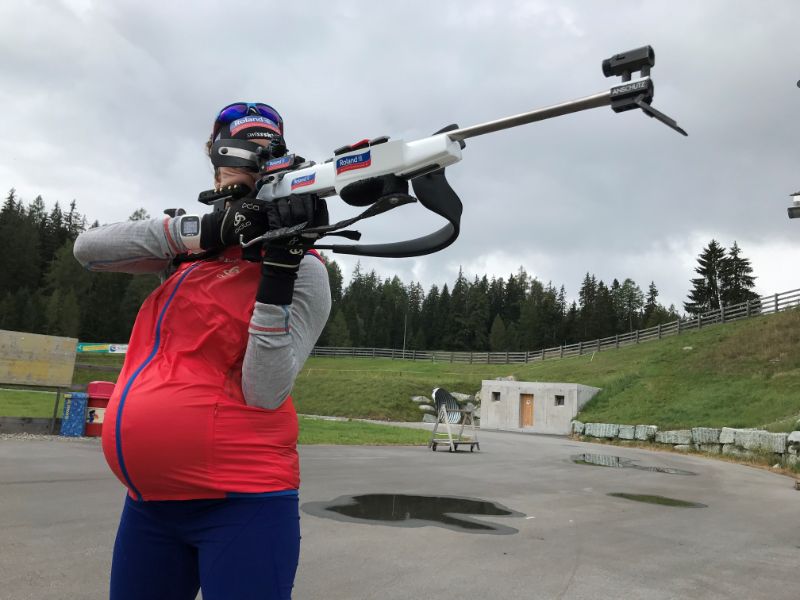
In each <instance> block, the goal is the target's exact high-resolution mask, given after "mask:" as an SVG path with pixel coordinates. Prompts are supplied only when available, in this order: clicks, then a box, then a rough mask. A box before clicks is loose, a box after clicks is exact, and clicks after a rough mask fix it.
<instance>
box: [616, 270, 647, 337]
mask: <svg viewBox="0 0 800 600" xmlns="http://www.w3.org/2000/svg"><path fill="white" fill-rule="evenodd" d="M620 293H621V297H622V309H623V317H624V322H625V324H626V325H627V330H628V331H629V332H630V331H633V330H634V329H638V328H639V325H640V319H641V316H640V315H641V312H640V311H641V310H642V307H643V306H644V294H642V290H641V288H639V286H638V285H636V282H635V281H633V279H625V281H623V282H622V286H621V289H620Z"/></svg>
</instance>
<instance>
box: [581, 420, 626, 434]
mask: <svg viewBox="0 0 800 600" xmlns="http://www.w3.org/2000/svg"><path fill="white" fill-rule="evenodd" d="M583 434H584V435H588V436H591V437H598V438H615V437H617V436H618V435H619V425H616V424H614V423H586V427H585V428H584V430H583Z"/></svg>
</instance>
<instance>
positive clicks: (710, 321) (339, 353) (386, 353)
mask: <svg viewBox="0 0 800 600" xmlns="http://www.w3.org/2000/svg"><path fill="white" fill-rule="evenodd" d="M798 306H800V289H797V290H791V291H788V292H782V293H779V294H771V295H768V296H761V297H760V298H759V299H758V300H749V301H747V302H742V303H741V304H734V305H731V306H724V307H722V308H720V309H717V310H712V311H709V312H706V313H703V314H700V315H697V316H696V317H692V318H688V319H678V320H677V321H672V322H671V323H664V324H663V325H656V326H655V327H649V328H647V329H638V330H636V331H632V332H630V333H622V334H619V335H613V336H609V337H606V338H601V339H597V340H592V341H588V342H578V343H577V344H570V345H566V346H555V347H553V348H543V349H541V350H534V351H529V352H455V351H453V352H451V351H444V350H405V351H404V350H398V349H395V348H331V347H324V346H323V347H315V348H314V349H313V350H312V351H311V356H319V357H330V358H338V357H349V358H391V359H393V360H414V361H428V362H450V363H468V364H489V365H504V364H520V363H530V362H535V361H539V360H550V359H557V358H569V357H572V356H580V355H582V354H591V353H593V352H601V351H603V350H611V349H616V348H619V347H621V346H629V345H632V344H640V343H642V342H647V341H651V340H660V339H661V338H664V337H669V336H673V335H680V334H681V333H684V332H687V331H693V330H696V329H701V328H703V327H708V326H710V325H716V324H719V323H728V322H731V321H738V320H740V319H749V318H751V317H758V316H761V315H768V314H773V313H778V312H781V311H784V310H787V309H790V308H795V307H798Z"/></svg>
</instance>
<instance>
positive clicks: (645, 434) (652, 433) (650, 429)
mask: <svg viewBox="0 0 800 600" xmlns="http://www.w3.org/2000/svg"><path fill="white" fill-rule="evenodd" d="M657 432H658V427H656V426H655V425H637V426H636V429H635V433H634V437H635V438H636V439H637V440H644V441H647V440H652V439H653V438H654V437H656V433H657Z"/></svg>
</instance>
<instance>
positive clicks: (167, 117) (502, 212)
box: [0, 0, 800, 308]
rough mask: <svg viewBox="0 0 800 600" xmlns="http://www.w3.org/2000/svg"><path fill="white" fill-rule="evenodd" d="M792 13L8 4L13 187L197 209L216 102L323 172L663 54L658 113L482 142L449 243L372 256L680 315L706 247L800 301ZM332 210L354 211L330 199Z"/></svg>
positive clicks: (626, 2) (768, 290) (417, 221)
mask: <svg viewBox="0 0 800 600" xmlns="http://www.w3.org/2000/svg"><path fill="white" fill-rule="evenodd" d="M798 22H800V2H797V1H795V0H780V1H779V0H762V1H760V2H752V1H744V0H704V1H703V2H695V1H691V2H690V1H687V0H663V1H662V0H648V1H647V2H645V1H643V0H639V1H634V0H617V1H608V0H606V1H604V2H602V3H601V2H585V1H579V0H572V1H570V0H559V1H545V0H536V1H522V0H520V1H514V0H509V1H503V2H500V1H494V2H479V1H469V0H460V1H457V0H452V1H449V0H441V1H438V2H422V1H418V0H406V1H405V2H402V3H378V2H366V1H363V2H362V1H350V0H337V1H336V2H322V1H317V0H311V1H306V2H298V3H280V2H267V1H263V0H262V1H261V2H252V1H250V2H241V1H239V0H226V1H225V2H222V1H219V2H212V1H210V0H193V1H191V2H188V1H186V2H182V1H173V2H163V1H162V2H155V1H151V0H135V1H128V0H114V1H113V2H111V1H105V2H99V1H98V2H95V1H93V0H60V1H59V0H52V1H44V0H29V1H10V2H3V3H2V4H0V65H2V67H0V122H1V123H2V131H3V135H2V136H0V188H1V189H4V190H7V189H9V188H11V187H15V188H16V189H17V193H18V194H19V195H20V196H21V197H22V198H23V200H24V201H26V202H28V201H30V200H32V199H33V198H34V197H35V196H36V195H38V194H41V195H42V196H43V198H44V200H45V203H46V204H47V206H48V208H50V207H52V205H53V204H54V203H55V201H59V202H60V203H61V205H62V206H64V205H66V204H68V203H69V202H70V201H71V200H72V199H75V200H76V201H77V208H78V211H79V212H81V213H83V214H85V215H87V217H88V219H89V221H90V222H91V221H94V220H95V219H97V220H99V221H100V222H101V223H111V222H115V221H120V220H125V219H127V217H128V216H129V215H130V214H131V213H132V212H134V211H135V210H137V209H138V208H145V209H146V210H147V211H148V212H149V213H150V215H152V216H157V215H159V214H160V213H161V212H162V211H163V209H165V208H171V207H182V208H184V209H186V210H187V211H188V212H197V213H202V212H206V211H207V208H206V207H205V206H204V205H201V204H198V203H197V202H196V198H197V194H198V193H199V192H201V191H203V190H206V189H208V188H210V187H211V185H212V169H211V166H210V164H209V162H208V159H207V157H206V156H205V154H204V143H205V141H206V139H207V137H208V134H209V132H210V128H211V123H212V121H213V119H214V117H215V116H216V113H217V112H218V111H219V109H220V108H221V107H222V106H224V105H226V104H229V103H231V102H235V101H240V100H244V101H262V102H266V103H268V104H271V105H272V106H274V107H276V108H277V109H278V110H279V111H280V112H281V114H282V115H283V117H284V120H285V124H286V125H285V127H286V141H287V144H288V145H289V147H290V150H291V151H293V152H297V153H298V154H301V155H303V156H305V157H307V158H310V159H313V160H316V161H318V162H322V161H323V160H325V159H327V158H329V157H330V156H331V155H332V151H333V149H335V148H338V147H340V146H342V145H345V144H348V143H351V142H354V141H356V140H360V139H362V138H373V137H378V136H381V135H389V136H391V137H392V138H393V139H404V140H406V141H411V140H414V139H419V138H423V137H426V136H428V135H430V134H432V133H433V132H435V131H437V130H438V129H440V128H441V127H443V126H445V125H447V124H450V123H457V124H459V125H460V126H462V127H464V126H468V125H474V124H477V123H481V122H485V121H490V120H494V119H498V118H501V117H504V116H508V115H512V114H517V113H521V112H525V111H528V110H532V109H536V108H541V107H545V106H548V105H552V104H558V103H561V102H565V101H569V100H574V99H577V98H581V97H584V96H588V95H592V94H595V93H598V92H604V91H606V90H608V89H609V87H610V86H611V85H613V84H614V82H615V80H612V79H605V78H604V76H603V74H602V70H601V63H602V60H603V59H605V58H608V57H610V56H611V55H613V54H616V53H619V52H622V51H625V50H629V49H632V48H636V47H639V46H643V45H646V44H650V45H652V46H653V48H654V49H655V53H656V63H655V67H654V69H653V72H652V77H653V80H654V82H655V99H654V101H653V106H654V107H655V108H657V109H659V110H661V111H662V112H665V113H666V114H668V115H669V116H671V117H672V118H674V119H676V120H677V121H678V123H679V124H680V125H681V126H682V127H683V128H684V129H686V130H687V131H688V133H689V137H688V138H687V137H683V136H680V135H678V134H677V133H675V132H673V131H672V130H670V129H668V128H667V127H665V126H663V125H661V124H660V123H658V122H657V121H655V120H654V119H650V118H648V117H647V116H645V115H644V114H642V113H641V112H640V111H631V112H626V113H621V114H616V113H614V112H613V111H612V110H611V109H610V108H607V107H603V108H597V109H593V110H589V111H585V112H581V113H579V114H575V115H569V116H565V117H559V118H556V119H551V120H547V121H544V122H541V123H535V124H530V125H525V126H522V127H518V128H515V129H511V130H507V131H502V132H496V133H492V134H489V135H486V136H482V137H477V138H473V139H470V140H467V146H466V148H465V149H464V151H463V160H462V161H461V162H459V163H458V164H455V165H453V166H451V167H449V168H448V169H447V176H448V179H449V181H450V183H451V185H452V186H453V188H454V189H455V190H456V192H457V193H458V194H459V196H460V198H461V200H462V202H463V205H464V214H463V217H462V222H461V225H462V231H461V235H460V237H459V238H458V240H456V242H455V243H454V244H453V245H452V246H450V247H449V248H447V249H445V250H443V251H441V252H438V253H436V254H433V255H430V256H426V257H420V258H414V259H377V258H363V257H362V258H360V259H356V258H354V257H349V256H345V255H335V256H334V258H335V259H336V260H337V262H338V263H339V264H340V265H341V266H342V269H343V271H344V273H345V278H346V279H345V280H346V281H347V279H349V275H350V273H352V270H353V268H354V267H355V265H356V261H357V260H360V261H361V265H362V268H364V269H375V270H376V271H377V272H378V273H380V274H381V275H382V276H384V277H391V276H393V275H395V274H396V275H398V276H399V277H400V278H401V279H402V280H403V281H405V282H410V281H411V280H415V281H419V282H421V283H422V284H423V286H424V287H425V288H426V289H427V288H428V287H429V286H430V285H431V284H432V283H436V284H438V285H441V284H442V283H445V282H450V283H452V281H453V280H454V279H455V277H456V275H457V273H458V271H459V269H462V270H463V272H464V273H465V274H466V275H467V277H469V278H472V277H474V276H475V275H476V274H477V275H483V274H488V275H489V276H490V277H491V276H496V277H506V278H507V277H508V275H509V274H511V273H514V272H516V271H517V270H518V269H519V267H520V266H522V267H523V268H524V269H525V270H526V271H527V272H528V274H530V275H532V276H535V277H537V278H538V279H540V280H541V281H543V282H545V283H546V282H548V281H551V282H553V284H554V285H556V286H557V287H559V286H561V285H562V284H563V285H564V286H565V288H566V291H567V295H568V297H570V298H572V299H575V298H577V293H578V289H579V286H580V283H581V281H582V280H583V278H584V276H585V274H586V273H587V272H589V273H592V274H594V275H595V276H596V277H597V278H598V279H602V280H603V281H605V282H606V283H607V284H610V283H611V281H612V280H613V279H614V278H617V279H619V280H620V281H622V280H624V279H625V278H631V279H633V280H634V281H636V282H637V283H638V284H639V285H640V287H641V288H642V289H643V290H645V291H646V290H647V286H648V285H649V283H650V281H654V282H655V284H656V286H657V287H658V289H659V292H660V296H659V300H660V301H661V302H662V303H663V304H665V305H669V304H675V305H676V306H678V307H679V308H680V307H681V306H682V303H683V301H684V300H686V296H687V293H688V291H689V288H690V279H691V278H692V277H693V276H694V272H693V269H694V267H695V265H696V258H697V256H698V254H699V253H700V251H701V250H702V248H703V247H704V246H705V245H707V244H708V242H709V241H710V240H711V239H712V238H713V239H716V240H717V241H719V242H720V243H721V244H722V245H723V246H725V247H730V246H731V245H732V244H733V242H734V241H735V242H736V243H738V245H739V246H740V248H741V249H742V254H743V255H744V256H745V257H747V258H749V259H750V260H751V263H752V266H753V269H754V274H755V275H756V276H757V280H756V291H757V292H758V293H760V294H763V295H766V294H772V293H775V292H782V291H787V290H792V289H796V288H800V281H798V279H800V278H799V277H798V275H797V269H796V268H794V267H795V264H796V262H797V260H798V258H799V257H800V220H790V219H789V218H788V217H787V214H786V207H787V206H789V203H790V198H789V195H790V194H791V193H793V192H796V191H798V190H800V169H798V166H800V164H799V163H798V153H797V142H798V139H800V124H799V123H800V120H799V118H800V110H799V109H800V89H798V80H799V79H800V39H798V36H797V27H796V26H797V23H798ZM328 206H329V210H330V212H331V215H332V219H336V220H338V219H340V218H345V217H348V216H351V215H353V214H354V210H353V209H352V208H350V207H348V206H347V205H345V204H344V203H342V202H341V201H340V200H339V199H338V198H335V197H333V198H329V200H328ZM441 224H442V223H441V219H440V218H439V217H436V216H435V215H431V214H430V213H427V211H425V210H424V209H423V208H422V207H420V206H418V205H411V206H408V207H403V208H401V209H398V210H396V211H394V212H392V213H389V214H387V215H384V216H382V217H378V218H375V219H372V220H370V221H368V222H363V224H361V223H360V224H359V227H358V228H359V229H360V230H361V231H362V233H363V234H364V237H363V238H362V241H364V242H365V243H378V242H384V241H396V240H400V239H407V238H411V237H417V236H419V235H423V234H426V233H429V232H431V231H433V230H435V229H438V228H439V227H440V226H441Z"/></svg>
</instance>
